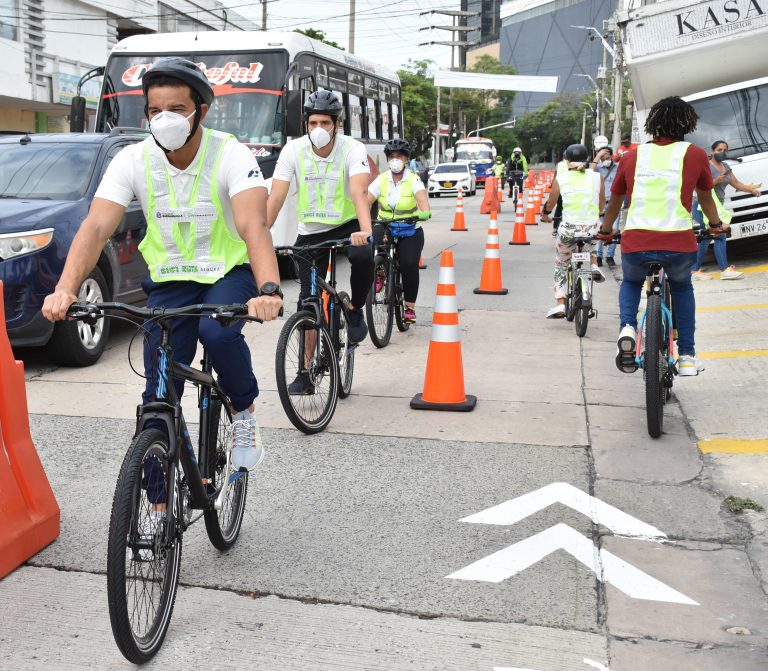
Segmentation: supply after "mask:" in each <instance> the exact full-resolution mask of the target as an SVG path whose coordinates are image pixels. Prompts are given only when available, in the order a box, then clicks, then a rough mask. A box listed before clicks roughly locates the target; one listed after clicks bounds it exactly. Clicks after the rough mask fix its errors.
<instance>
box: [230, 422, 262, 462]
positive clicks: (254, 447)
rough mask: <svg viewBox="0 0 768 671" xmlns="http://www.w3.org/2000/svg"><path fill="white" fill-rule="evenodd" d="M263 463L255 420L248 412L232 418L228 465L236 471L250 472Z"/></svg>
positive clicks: (259, 435) (259, 434) (259, 437)
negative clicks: (230, 449) (230, 448)
mask: <svg viewBox="0 0 768 671" xmlns="http://www.w3.org/2000/svg"><path fill="white" fill-rule="evenodd" d="M262 461H264V446H263V445H262V443H261V432H260V431H259V425H258V423H257V422H256V418H255V417H254V416H253V415H252V414H251V413H250V412H249V411H248V410H243V411H242V412H238V413H237V414H236V415H235V416H234V417H233V418H232V451H231V453H230V464H231V466H232V468H233V469H234V470H236V471H250V470H253V469H254V468H256V466H258V465H259V464H260V463H261V462H262Z"/></svg>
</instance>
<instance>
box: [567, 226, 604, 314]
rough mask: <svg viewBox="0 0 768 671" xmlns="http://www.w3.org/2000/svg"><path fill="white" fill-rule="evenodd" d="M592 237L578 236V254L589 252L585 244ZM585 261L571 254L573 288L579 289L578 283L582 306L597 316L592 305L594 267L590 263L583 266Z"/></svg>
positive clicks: (574, 289)
mask: <svg viewBox="0 0 768 671" xmlns="http://www.w3.org/2000/svg"><path fill="white" fill-rule="evenodd" d="M591 239H592V238H591V237H590V238H589V239H584V238H576V245H577V251H576V253H577V254H589V252H584V251H583V250H584V245H585V244H586V243H587V242H589V241H590V240H591ZM583 263H584V262H583V261H581V260H579V261H577V260H575V257H574V256H573V254H571V266H570V271H571V274H572V276H573V285H572V290H573V291H576V290H577V285H578V286H579V287H580V288H581V305H582V307H585V308H589V310H590V312H591V313H594V316H595V317H597V310H595V309H594V308H593V307H592V285H593V284H594V278H593V277H592V269H591V267H590V265H589V263H588V265H587V267H586V268H585V267H584V266H583Z"/></svg>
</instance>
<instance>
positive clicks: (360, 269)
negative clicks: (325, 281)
mask: <svg viewBox="0 0 768 671" xmlns="http://www.w3.org/2000/svg"><path fill="white" fill-rule="evenodd" d="M359 230H360V224H359V223H358V221H357V219H353V220H352V221H348V222H347V223H346V224H342V225H341V226H334V227H331V226H329V227H328V230H327V231H322V232H321V233H313V234H312V235H300V236H299V237H298V238H296V245H297V246H298V245H316V244H318V243H320V242H325V241H326V240H338V239H341V238H348V237H349V236H350V235H352V233H356V232H357V231H359ZM345 253H346V255H347V258H348V259H349V263H350V265H351V266H352V274H351V275H350V278H349V283H350V286H351V288H352V305H354V306H355V308H362V307H363V306H364V305H365V298H366V296H368V291H370V289H371V283H372V282H373V249H372V248H371V246H370V245H364V246H361V247H347V248H346V250H345ZM329 254H330V252H329V251H328V250H327V249H318V250H317V251H315V252H313V253H312V256H313V257H314V258H315V262H316V263H317V272H318V275H320V276H322V277H325V271H326V269H327V268H328V259H329ZM299 277H300V278H301V291H300V292H299V305H301V300H302V299H304V298H306V297H307V296H309V294H310V291H311V289H312V279H311V277H310V264H309V263H308V262H306V261H299Z"/></svg>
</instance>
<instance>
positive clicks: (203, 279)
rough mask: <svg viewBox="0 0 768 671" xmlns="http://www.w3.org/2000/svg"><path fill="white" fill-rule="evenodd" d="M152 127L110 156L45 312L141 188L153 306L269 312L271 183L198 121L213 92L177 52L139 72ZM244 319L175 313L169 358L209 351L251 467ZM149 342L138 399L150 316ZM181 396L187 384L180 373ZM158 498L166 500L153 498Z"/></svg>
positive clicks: (231, 142) (56, 306)
mask: <svg viewBox="0 0 768 671" xmlns="http://www.w3.org/2000/svg"><path fill="white" fill-rule="evenodd" d="M142 87H143V93H144V99H145V108H144V112H145V114H146V116H147V119H148V121H149V130H150V133H151V135H150V136H149V137H148V138H147V139H145V140H144V141H143V142H140V143H136V144H133V145H130V146H128V147H126V148H125V149H123V150H122V151H121V152H120V153H119V154H118V155H117V156H115V158H114V160H113V161H112V162H111V163H110V164H109V167H108V168H107V170H106V172H105V173H104V177H103V178H102V181H101V184H100V185H99V187H98V189H97V191H96V195H95V196H94V199H93V204H92V205H91V209H90V212H89V213H88V216H87V217H86V218H85V220H84V221H83V223H82V224H81V226H80V229H79V231H78V233H77V235H76V236H75V239H74V240H73V242H72V247H71V249H70V251H69V254H68V256H67V260H66V264H65V266H64V271H63V272H62V275H61V279H60V280H59V282H58V283H57V285H56V288H55V291H54V293H52V294H50V295H49V296H47V297H46V299H45V302H44V305H43V315H44V316H45V317H46V318H48V319H50V320H51V321H56V320H62V319H65V318H66V312H67V308H69V306H70V305H71V304H72V303H74V302H75V301H76V300H77V295H76V294H75V292H76V291H77V290H78V287H79V286H80V285H81V284H82V282H83V281H84V280H85V278H86V277H88V274H89V273H90V272H91V270H92V269H93V268H94V266H95V265H96V262H97V261H98V259H99V255H100V253H101V250H102V248H103V247H104V245H105V244H106V242H107V240H108V239H109V237H110V236H111V235H112V233H113V232H114V231H115V229H116V228H117V227H118V226H119V224H120V221H121V219H122V216H123V213H124V212H125V209H126V207H127V206H128V205H129V204H130V203H131V201H132V200H133V198H138V200H139V202H140V203H141V207H142V210H143V211H144V215H145V217H146V219H147V234H146V236H145V238H144V240H143V241H142V242H141V244H140V245H139V250H140V251H141V253H142V255H143V257H144V260H145V261H146V263H147V266H148V267H149V273H150V275H149V277H147V278H145V279H144V280H143V281H142V288H143V289H144V291H145V292H146V294H147V296H148V300H147V305H148V307H154V306H163V307H169V308H173V307H181V306H183V305H188V304H197V303H223V304H231V303H247V304H248V312H249V315H251V316H253V317H258V318H259V319H263V320H271V319H275V318H276V317H277V316H278V314H279V312H280V309H281V307H282V294H281V292H280V286H279V284H278V282H279V274H278V270H277V262H276V260H275V253H274V249H273V247H272V240H271V236H270V234H269V229H268V228H267V225H266V202H267V190H266V184H265V182H264V179H263V178H262V175H261V171H260V169H259V165H258V163H257V162H256V159H255V158H254V157H253V155H252V154H251V152H250V151H249V150H248V148H247V147H245V146H244V145H242V144H241V143H239V142H238V141H237V140H236V139H235V138H234V137H233V136H232V135H229V134H226V133H222V132H219V131H215V130H211V129H209V128H205V127H203V126H202V125H201V124H202V122H203V121H204V119H205V116H206V114H207V113H208V109H209V108H210V105H211V102H212V101H213V97H214V93H213V89H212V88H211V85H210V83H209V82H208V79H207V77H206V76H205V74H204V73H203V71H202V70H200V69H199V68H198V67H197V66H196V65H195V64H194V63H192V62H191V61H188V60H186V59H184V58H178V57H169V58H162V59H160V60H158V61H157V62H156V63H155V64H154V65H153V66H152V68H151V70H149V72H147V73H146V74H145V75H144V78H143V81H142ZM242 324H243V322H242V321H237V322H235V323H234V324H232V325H231V326H228V327H226V328H222V327H221V326H220V325H219V324H218V323H216V322H214V321H213V320H210V319H200V318H199V317H181V318H178V319H176V320H175V321H174V326H173V341H172V345H173V350H174V356H175V359H176V361H178V362H180V363H184V364H190V363H191V362H192V360H193V358H194V356H195V351H196V349H197V342H198V339H199V340H200V341H201V342H202V343H203V345H204V346H205V348H206V349H207V351H208V352H209V354H210V357H211V361H212V363H213V366H214V368H215V370H216V372H217V373H218V376H219V381H220V384H221V387H222V389H223V390H224V391H225V392H226V393H227V395H228V396H229V399H230V401H231V402H232V406H233V408H234V409H235V410H236V411H237V412H236V414H235V415H234V417H233V418H232V420H233V422H232V435H233V449H232V464H233V466H234V468H236V469H240V468H244V469H251V468H254V467H255V466H257V465H258V464H259V463H260V462H261V460H262V459H263V457H264V451H263V448H262V447H261V441H260V439H259V438H258V426H257V424H256V420H255V418H254V416H253V411H254V405H253V401H254V399H255V398H256V396H258V393H259V388H258V384H257V382H256V377H255V376H254V373H253V368H252V365H251V354H250V351H249V349H248V346H247V345H246V343H245V339H244V337H243V335H242V334H241V330H242ZM147 328H148V330H149V333H150V335H149V337H146V338H145V344H144V369H145V375H146V377H147V383H146V388H145V390H144V394H143V401H144V403H149V402H151V401H152V400H153V397H154V390H155V386H156V380H155V377H156V374H155V368H156V367H155V365H154V361H153V359H154V355H155V353H156V344H157V335H158V333H159V328H158V327H157V325H156V324H148V325H147ZM176 390H177V392H178V394H179V396H181V395H182V392H183V382H179V381H176ZM153 503H156V504H157V503H161V502H160V501H153Z"/></svg>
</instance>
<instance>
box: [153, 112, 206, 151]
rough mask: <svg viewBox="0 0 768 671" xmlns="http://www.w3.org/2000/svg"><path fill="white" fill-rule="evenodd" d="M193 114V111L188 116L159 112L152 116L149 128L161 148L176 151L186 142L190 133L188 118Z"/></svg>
mask: <svg viewBox="0 0 768 671" xmlns="http://www.w3.org/2000/svg"><path fill="white" fill-rule="evenodd" d="M194 115H195V113H194V112H192V114H190V115H189V116H184V115H183V114H177V113H176V112H160V113H159V114H156V115H155V116H153V117H152V120H151V121H150V122H149V130H150V132H151V133H152V137H154V138H155V142H157V144H158V145H160V147H161V148H162V149H165V150H166V151H176V150H177V149H181V148H182V147H183V146H184V145H185V144H187V140H189V135H190V127H189V119H191V118H192V117H193V116H194Z"/></svg>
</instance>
